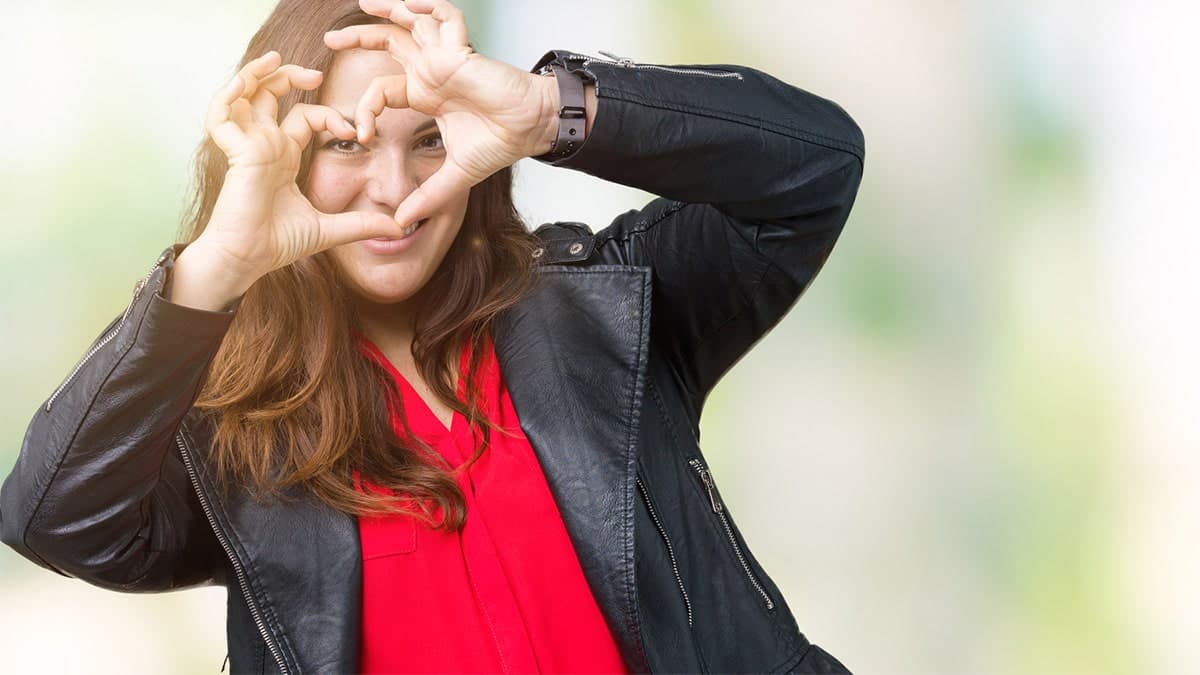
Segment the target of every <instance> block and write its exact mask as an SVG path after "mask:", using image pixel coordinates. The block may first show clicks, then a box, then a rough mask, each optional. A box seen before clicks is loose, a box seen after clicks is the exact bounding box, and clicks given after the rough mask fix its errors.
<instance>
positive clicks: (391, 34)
mask: <svg viewBox="0 0 1200 675" xmlns="http://www.w3.org/2000/svg"><path fill="white" fill-rule="evenodd" d="M325 45H326V46H327V47H329V48H330V49H338V50H340V49H355V48H358V49H373V50H377V51H385V52H388V53H389V54H391V55H392V56H393V57H394V58H395V59H396V60H398V61H400V62H402V63H411V62H412V61H413V58H414V57H415V56H417V53H418V52H419V50H420V47H418V46H417V43H416V42H415V41H414V40H413V35H412V33H410V32H409V31H408V29H406V28H401V27H399V26H385V25H383V24H366V25H359V26H347V27H346V28H342V29H341V30H332V31H329V32H328V33H325Z"/></svg>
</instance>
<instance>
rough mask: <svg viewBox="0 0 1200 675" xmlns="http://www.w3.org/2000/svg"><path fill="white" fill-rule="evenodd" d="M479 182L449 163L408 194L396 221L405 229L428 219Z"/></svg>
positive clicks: (396, 216)
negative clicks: (456, 196)
mask: <svg viewBox="0 0 1200 675" xmlns="http://www.w3.org/2000/svg"><path fill="white" fill-rule="evenodd" d="M477 182H479V181H472V180H471V179H470V177H468V176H467V174H466V173H465V172H463V170H462V169H460V168H458V166H457V165H454V164H450V163H449V162H447V163H445V164H443V165H442V167H441V168H440V169H438V170H437V171H436V172H434V174H433V175H432V176H430V177H429V178H427V179H425V182H423V183H421V185H420V186H418V187H417V189H415V190H413V191H412V192H410V193H408V196H407V197H405V198H404V201H403V202H401V203H400V206H399V207H397V209H396V215H395V221H396V222H397V223H398V224H399V226H400V227H402V228H403V227H405V226H407V225H409V224H411V223H415V222H417V221H418V220H421V219H422V218H427V217H429V216H431V215H433V212H434V211H437V210H438V209H440V208H442V207H443V206H445V205H446V204H449V203H450V202H451V201H452V200H453V199H454V196H455V195H456V194H458V193H461V192H462V191H464V190H469V189H470V188H471V186H472V185H474V184H475V183H477Z"/></svg>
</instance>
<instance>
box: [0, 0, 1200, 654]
mask: <svg viewBox="0 0 1200 675" xmlns="http://www.w3.org/2000/svg"><path fill="white" fill-rule="evenodd" d="M272 4H273V3H271V2H262V1H260V0H253V1H248V0H236V1H235V0H212V1H210V2H206V3H199V4H197V3H184V2H174V1H167V2H148V1H146V0H137V1H134V2H125V3H121V4H120V5H119V8H118V6H114V5H111V4H104V3H100V4H95V3H84V2H81V1H79V0H68V1H63V2H58V3H53V4H44V5H43V4H26V5H23V6H21V7H20V8H15V7H13V8H10V11H9V12H8V13H7V15H8V17H9V18H8V19H7V24H6V25H5V27H4V28H3V29H0V30H2V31H3V32H2V36H3V39H2V40H0V60H2V61H3V62H4V63H5V64H6V66H5V67H4V68H3V70H0V91H2V92H4V96H5V104H4V105H3V106H0V129H4V130H6V134H5V137H4V142H3V148H4V150H3V157H4V159H3V161H2V162H0V178H2V180H0V191H2V194H3V199H0V223H2V225H0V282H2V283H0V303H2V304H0V307H2V309H3V315H4V317H5V322H6V325H7V326H8V327H9V328H8V330H7V331H5V332H6V338H7V339H6V341H5V342H6V345H7V346H6V348H5V349H4V350H3V352H0V372H3V377H4V384H5V386H4V387H3V391H0V401H2V405H0V473H4V474H6V473H7V470H8V467H9V466H11V464H12V462H13V461H15V458H16V454H17V451H18V450H19V447H20V443H21V439H22V435H23V433H24V429H25V425H26V424H27V423H28V420H29V418H30V416H31V415H32V414H33V411H34V409H35V408H36V407H37V406H38V405H39V404H40V403H42V402H43V401H44V399H45V397H46V396H47V395H48V394H49V392H50V391H51V390H52V389H53V388H54V387H55V386H56V385H57V384H58V383H59V381H61V379H62V378H63V377H64V375H65V374H66V372H67V371H68V370H69V369H70V368H71V366H72V365H73V364H74V363H75V361H76V360H77V358H78V357H79V355H80V353H82V350H83V349H84V348H85V347H86V346H87V344H88V343H89V342H90V340H91V339H92V338H93V337H94V335H95V334H96V333H97V332H98V331H99V330H100V329H101V328H103V327H104V325H105V324H106V323H107V321H108V319H109V318H110V317H111V316H113V315H115V314H116V313H118V312H120V311H121V310H122V309H123V308H124V306H125V304H126V302H127V299H128V294H129V289H130V288H131V287H132V285H133V283H134V281H135V280H136V279H138V278H139V277H140V276H141V275H142V274H144V270H145V269H146V268H148V266H149V265H150V263H151V262H152V261H153V260H154V258H155V256H156V255H157V253H158V252H159V251H160V250H161V249H162V248H163V247H165V246H166V245H167V244H169V243H171V242H172V241H173V240H174V238H175V234H176V228H177V225H178V221H179V214H180V210H181V208H182V206H183V201H184V196H185V191H186V189H187V182H188V179H189V175H188V160H189V156H190V154H191V152H192V150H193V148H194V147H195V145H196V144H197V142H198V141H199V140H200V138H201V134H202V132H203V128H202V119H203V113H204V110H205V108H206V107H207V104H208V101H209V99H210V97H211V96H212V94H213V92H214V91H215V90H216V89H217V88H218V87H219V86H220V85H221V84H222V83H224V82H226V81H227V79H228V78H229V77H230V76H231V75H232V73H233V66H234V64H235V63H236V62H237V60H238V57H239V56H240V54H241V51H242V49H243V48H244V45H245V43H246V42H247V41H248V40H249V38H250V36H251V35H252V34H253V32H254V31H255V29H256V28H257V26H258V25H259V23H260V22H261V21H262V20H263V19H264V18H265V17H266V16H267V14H268V13H269V11H270V8H271V6H272ZM461 6H462V7H463V8H464V10H466V12H467V17H468V22H469V24H470V26H471V29H472V39H473V41H474V43H475V45H476V47H477V48H478V49H479V51H481V52H483V53H485V54H487V55H489V56H491V57H493V58H498V59H501V60H504V61H507V62H509V63H513V64H516V65H519V66H521V67H523V68H528V67H530V66H532V65H533V63H534V62H535V61H536V60H537V59H538V57H540V56H541V55H542V53H544V52H545V51H547V50H549V49H551V48H568V49H572V50H575V51H583V52H588V53H593V54H595V53H597V51H598V50H601V49H603V50H605V51H608V52H612V53H616V54H620V55H622V56H627V57H630V58H633V59H634V60H636V61H639V62H649V63H740V64H745V65H749V66H753V67H756V68H759V69H761V70H765V71H767V72H769V73H771V74H773V75H776V76H778V77H780V78H782V79H784V80H786V81H788V82H791V83H793V84H796V85H798V86H800V87H803V88H805V89H809V90H811V91H814V92H816V93H818V94H821V95H822V96H825V97H828V98H831V99H833V100H835V101H837V102H839V103H840V104H841V105H842V106H843V107H845V108H846V109H847V110H848V111H849V112H850V113H851V114H852V115H853V116H854V117H855V118H856V119H857V120H858V122H859V123H860V124H861V126H862V127H863V129H864V132H865V134H866V140H867V162H866V177H865V180H864V183H863V185H862V189H861V192H860V193H859V198H858V203H857V206H856V207H855V211H854V213H853V214H852V216H851V218H850V221H849V223H848V225H847V228H846V230H845V234H844V235H843V237H842V240H841V241H840V243H839V244H838V247H837V248H836V249H835V251H834V253H833V256H832V258H831V259H830V261H829V263H828V264H827V265H826V266H825V269H824V271H823V272H822V274H821V276H820V277H819V278H818V279H817V280H816V282H815V283H814V285H813V286H812V288H811V289H810V290H809V291H808V293H807V294H806V296H805V297H804V298H803V299H802V300H801V302H800V303H799V304H798V305H797V307H796V308H795V310H794V311H793V312H792V313H791V314H790V315H789V316H788V318H787V319H786V320H785V321H784V322H783V323H782V324H781V325H780V326H779V327H778V328H777V329H776V330H775V331H774V332H773V333H772V334H771V335H770V336H768V337H767V338H766V339H765V340H764V341H763V342H762V343H761V344H760V345H759V347H758V348H757V349H756V350H755V351H754V352H753V353H751V354H750V355H749V356H748V357H747V358H746V359H745V360H744V361H743V362H742V363H741V364H740V365H739V367H738V368H736V369H735V370H734V371H733V373H732V374H730V375H729V376H728V377H727V378H726V379H725V380H724V381H723V382H722V384H721V385H720V387H719V388H718V390H717V392H716V393H715V394H714V396H713V397H712V398H711V399H710V403H709V407H708V409H707V414H706V418H705V422H704V434H703V440H704V445H705V448H706V453H707V454H708V455H709V456H710V457H711V459H712V462H713V464H714V473H715V475H716V477H717V480H718V482H719V483H720V485H721V486H722V490H723V492H724V493H725V494H726V496H727V498H728V501H729V502H730V503H731V509H732V511H733V512H734V514H735V515H736V518H737V522H738V523H739V525H740V527H741V528H742V530H743V532H744V533H745V536H746V538H747V540H748V541H749V543H750V545H751V546H752V548H753V550H754V552H755V554H756V555H757V557H758V558H759V560H760V561H761V562H762V564H763V565H764V567H765V568H766V569H767V570H768V571H769V572H770V573H771V575H772V577H773V578H774V579H775V580H776V582H777V583H778V584H779V586H780V587H781V588H782V589H783V591H784V594H785V595H786V597H787V598H788V601H789V604H790V606H791V608H792V610H793V612H794V613H795V615H796V618H797V620H798V622H799V624H800V627H801V629H802V630H803V631H804V632H805V633H806V634H807V635H808V636H809V637H810V639H812V640H813V641H815V642H817V643H819V644H821V645H822V646H824V647H825V648H826V649H828V650H829V651H830V652H832V653H833V654H835V655H837V656H838V657H839V658H841V659H842V660H843V661H844V662H845V663H846V664H847V665H848V666H850V667H851V669H853V670H855V671H856V672H861V673H886V674H888V675H904V674H912V675H926V674H929V673H947V674H959V673H997V674H999V673H1050V672H1054V673H1089V674H1093V673H1114V674H1115V673H1122V674H1125V673H1132V672H1137V673H1183V672H1195V671H1197V670H1200V659H1197V658H1196V656H1195V654H1194V649H1193V648H1192V647H1191V646H1190V645H1191V641H1192V640H1191V638H1193V637H1194V636H1195V635H1196V634H1197V633H1198V632H1200V613H1198V612H1196V611H1195V609H1194V607H1195V606H1197V605H1198V604H1200V588H1198V585H1200V581H1198V577H1197V575H1196V574H1195V573H1194V570H1195V569H1197V568H1198V567H1200V537H1198V536H1197V535H1200V532H1198V528H1197V525H1196V518H1195V515H1194V511H1195V508H1194V503H1195V499H1194V497H1193V494H1194V491H1195V490H1194V488H1195V486H1196V485H1197V484H1198V483H1197V479H1198V478H1200V453H1198V452H1197V451H1198V450H1200V425H1197V423H1196V411H1197V410H1198V409H1200V405H1198V404H1200V394H1198V389H1197V385H1196V382H1197V380H1200V351H1198V350H1197V349H1196V348H1195V345H1197V344H1200V324H1198V319H1197V316H1196V308H1197V307H1200V290H1198V289H1200V284H1197V282H1196V279H1195V269H1196V265H1195V263H1194V262H1193V257H1194V256H1195V251H1196V250H1197V249H1198V248H1200V247H1198V244H1200V233H1198V232H1200V227H1198V226H1197V224H1198V223H1200V219H1198V218H1197V216H1196V214H1195V202H1196V195H1197V192H1198V190H1197V187H1196V183H1197V181H1198V179H1200V159H1198V158H1200V134H1198V133H1197V130H1196V123H1197V120H1200V88H1198V87H1197V86H1196V84H1195V82H1196V77H1195V70H1196V66H1197V65H1200V41H1197V40H1195V35H1194V33H1195V28H1196V26H1198V25H1200V9H1198V6H1197V5H1196V4H1195V3H1184V2H1171V1H1167V2H1158V3H1150V4H1140V5H1138V4H1134V3H1131V2H1124V3H1120V2H1106V1H1103V0H1102V1H1101V2H1086V3H1085V2H1082V1H1079V0H1052V1H1051V2H1032V1H1030V0H1018V1H1017V2H1000V1H998V0H991V1H977V2H965V3H952V2H912V1H909V2H894V3H889V4H881V3H873V2H866V1H865V0H848V1H847V2H840V3H807V2H797V1H796V0H748V1H747V2H742V3H728V2H716V1H714V0H694V1H688V2H684V1H683V0H609V1H607V2H603V3H582V2H581V3H569V4H568V3H562V2H551V1H550V0H471V1H466V0H464V2H462V3H461ZM518 174H519V184H518V190H519V195H518V196H519V202H518V203H519V206H520V208H521V210H522V213H523V214H524V215H525V216H526V218H527V220H528V222H529V224H530V225H537V224H539V223H541V222H545V221H549V220H579V221H584V222H588V223H590V224H591V225H592V226H593V227H594V228H597V229H598V228H599V227H602V226H603V225H605V224H607V222H608V221H609V220H610V219H611V218H612V217H613V216H614V215H615V214H617V213H619V212H621V211H624V210H626V209H629V208H637V207H639V206H641V205H642V204H643V203H644V202H645V201H646V200H648V199H649V198H650V196H649V195H646V194H644V193H639V192H637V191H634V190H630V189H627V188H624V187H621V186H616V185H612V184H607V183H604V182H601V181H598V180H596V179H592V178H590V177H588V176H584V175H582V174H577V173H573V172H570V171H566V170H563V169H556V168H552V167H546V166H542V165H538V164H536V163H534V162H531V161H524V162H522V163H521V164H520V165H519V167H518ZM0 594H2V595H0V598H2V600H0V654H2V656H0V659H3V670H5V671H11V672H35V671H36V672H79V671H83V672H109V671H111V672H197V673H210V672H215V671H216V670H218V669H219V668H220V667H221V664H222V661H223V659H224V655H225V649H224V591H223V589H202V590H196V591H188V592H182V593H175V594H169V595H158V596H128V595H119V594H115V593H110V592H106V591H101V590H97V589H94V588H91V587H88V586H86V585H84V584H83V583H81V582H78V581H74V580H67V579H63V578H60V577H58V576H56V575H53V574H51V573H49V572H45V571H43V570H41V569H39V568H37V567H35V566H34V565H32V564H31V563H28V562H27V561H25V560H24V559H22V558H20V557H18V556H17V555H16V554H14V553H13V552H12V551H11V550H9V549H7V548H5V549H4V550H2V551H0Z"/></svg>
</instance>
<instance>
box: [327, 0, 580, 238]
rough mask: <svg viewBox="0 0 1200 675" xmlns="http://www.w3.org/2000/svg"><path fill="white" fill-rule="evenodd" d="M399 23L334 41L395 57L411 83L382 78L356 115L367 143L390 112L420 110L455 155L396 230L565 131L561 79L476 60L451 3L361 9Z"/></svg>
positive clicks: (380, 3)
mask: <svg viewBox="0 0 1200 675" xmlns="http://www.w3.org/2000/svg"><path fill="white" fill-rule="evenodd" d="M359 6H360V7H362V9H363V11H364V12H366V13H368V14H371V15H374V16H380V17H385V18H388V19H390V20H391V21H392V24H390V25H389V24H371V25H359V26H350V27H348V28H343V29H341V30H337V31H330V32H328V33H326V34H325V44H326V45H328V46H329V47H330V48H331V49H336V50H341V49H353V48H361V49H372V50H381V51H386V52H388V53H389V54H391V56H392V57H393V58H394V59H396V60H397V61H399V62H400V63H401V64H402V65H403V66H404V71H405V73H404V74H403V75H392V76H388V77H378V78H375V80H374V81H373V82H372V83H371V85H370V86H369V87H368V88H367V91H366V93H364V94H363V97H362V99H361V100H360V101H359V104H358V108H357V110H355V115H354V118H355V121H356V122H357V126H358V140H359V142H361V143H366V142H367V141H368V140H370V139H371V137H372V135H373V134H374V132H375V118H376V116H378V115H379V114H380V113H382V112H383V110H384V108H405V107H407V108H412V109H414V110H417V111H418V112H422V113H425V114H427V115H430V116H432V117H433V118H434V119H436V120H437V123H438V128H439V129H440V130H441V133H442V141H443V143H444V145H445V148H446V160H445V162H444V163H443V164H442V166H441V168H440V169H439V170H438V171H437V172H436V173H434V174H433V175H432V176H430V177H429V178H428V179H427V180H425V182H423V183H422V184H421V186H420V187H418V188H417V189H415V190H413V192H412V193H410V194H409V196H408V197H407V198H406V199H405V200H404V202H403V203H401V204H400V206H399V208H398V209H397V210H396V216H395V218H396V221H397V222H399V223H401V224H405V225H406V224H408V223H412V222H416V221H418V220H420V219H421V218H424V217H425V216H427V215H430V214H431V213H433V212H434V211H436V210H437V209H438V208H439V207H440V206H442V205H443V204H445V203H446V202H448V201H449V200H450V199H451V198H452V196H453V195H454V194H455V193H459V194H461V192H462V191H463V190H465V189H468V188H470V187H471V186H473V185H476V184H478V183H480V182H482V181H483V180H484V179H486V178H487V177H488V176H491V175H492V174H493V173H495V172H497V171H499V170H500V169H503V168H505V167H507V166H510V165H512V164H513V163H514V162H516V161H517V160H519V159H521V158H523V157H531V156H536V155H540V154H542V153H545V152H547V151H549V149H550V142H551V141H552V140H553V138H554V134H555V130H556V129H557V124H558V120H557V114H556V111H557V101H558V90H557V87H556V85H555V82H554V80H553V78H548V77H542V76H539V75H535V74H533V73H529V72H526V71H523V70H520V69H518V68H516V67H514V66H511V65H509V64H507V63H502V62H500V61H495V60H493V59H489V58H487V57H485V56H483V55H482V54H477V53H475V52H474V51H473V50H472V49H471V47H470V46H468V44H467V25H466V21H465V20H464V19H463V15H462V12H461V11H460V10H459V9H458V8H457V7H455V6H454V5H453V4H451V3H450V2H449V0H407V2H405V1H404V0H359Z"/></svg>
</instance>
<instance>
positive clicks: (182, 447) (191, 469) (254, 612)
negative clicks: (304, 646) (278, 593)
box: [175, 432, 288, 675]
mask: <svg viewBox="0 0 1200 675" xmlns="http://www.w3.org/2000/svg"><path fill="white" fill-rule="evenodd" d="M175 444H176V445H178V446H179V454H180V456H181V457H182V458H183V466H184V468H186V469H187V474H188V480H190V481H191V483H192V489H193V490H195V491H196V496H198V497H199V498H200V506H201V508H203V509H204V515H205V517H206V518H208V524H209V526H211V527H212V530H213V532H214V533H216V535H217V541H219V542H220V543H221V548H223V549H225V555H226V556H228V557H229V561H230V562H231V563H233V572H234V575H235V576H236V577H237V581H238V586H239V587H240V588H241V589H242V597H243V598H245V599H246V606H247V607H249V608H250V616H251V618H253V619H254V625H255V626H257V627H258V633H259V635H261V636H262V639H263V641H264V642H266V643H267V648H268V649H270V650H271V656H272V657H274V658H275V664H276V665H278V666H279V672H280V673H282V674H283V675H287V672H288V667H287V664H286V663H285V662H284V660H283V653H282V652H281V651H280V650H279V647H278V646H277V645H276V644H275V640H274V638H273V637H272V636H271V633H270V631H268V630H267V625H266V622H264V621H263V619H262V615H261V614H260V613H259V611H258V604H257V603H256V602H255V601H254V596H253V594H251V593H250V584H249V582H248V581H246V573H245V571H244V570H243V568H242V563H241V562H240V561H239V560H238V558H237V554H235V553H234V551H233V546H232V545H230V543H229V539H228V538H227V537H226V536H225V533H224V531H222V530H221V527H220V525H218V524H217V519H216V516H214V515H213V512H212V506H211V505H209V503H208V497H207V496H205V494H204V491H203V490H202V489H200V479H199V477H198V476H197V475H196V469H195V466H194V465H193V464H192V456H191V453H190V452H189V451H188V449H187V444H185V443H184V442H183V437H182V436H180V435H179V432H176V433H175Z"/></svg>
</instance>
